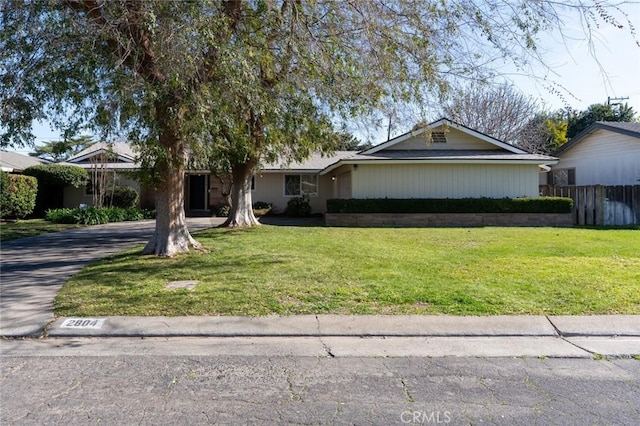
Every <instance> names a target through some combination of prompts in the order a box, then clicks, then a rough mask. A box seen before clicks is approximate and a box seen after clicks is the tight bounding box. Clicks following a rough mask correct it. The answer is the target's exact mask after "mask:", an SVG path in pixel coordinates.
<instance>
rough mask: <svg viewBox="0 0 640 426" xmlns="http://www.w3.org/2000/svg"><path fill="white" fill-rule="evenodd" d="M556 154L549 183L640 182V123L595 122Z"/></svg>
mask: <svg viewBox="0 0 640 426" xmlns="http://www.w3.org/2000/svg"><path fill="white" fill-rule="evenodd" d="M554 155H555V156H557V157H559V158H560V161H559V162H558V164H556V165H554V166H552V168H551V173H550V178H549V181H548V183H549V184H554V185H640V123H618V122H609V121H598V122H595V123H593V124H592V125H591V126H589V127H588V128H586V129H585V130H584V131H582V132H581V133H579V134H578V135H576V136H575V137H574V138H572V139H571V140H570V141H569V142H567V143H566V144H564V145H563V146H562V147H560V149H558V150H557V151H556V152H554Z"/></svg>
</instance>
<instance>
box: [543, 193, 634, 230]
mask: <svg viewBox="0 0 640 426" xmlns="http://www.w3.org/2000/svg"><path fill="white" fill-rule="evenodd" d="M540 194H541V195H544V196H553V197H569V198H571V199H573V221H574V224H575V225H597V226H623V225H639V224H640V185H625V186H622V185H618V186H604V185H593V186H574V185H571V186H554V185H541V186H540Z"/></svg>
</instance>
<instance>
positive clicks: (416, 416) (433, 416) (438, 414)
mask: <svg viewBox="0 0 640 426" xmlns="http://www.w3.org/2000/svg"><path fill="white" fill-rule="evenodd" d="M400 421H401V422H402V423H405V424H447V423H451V411H403V412H402V414H400Z"/></svg>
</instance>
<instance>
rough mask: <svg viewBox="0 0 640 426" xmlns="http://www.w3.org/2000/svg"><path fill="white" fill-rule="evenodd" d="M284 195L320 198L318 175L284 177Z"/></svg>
mask: <svg viewBox="0 0 640 426" xmlns="http://www.w3.org/2000/svg"><path fill="white" fill-rule="evenodd" d="M284 195H285V196H286V197H299V196H301V195H308V196H309V197H317V196H318V175H284Z"/></svg>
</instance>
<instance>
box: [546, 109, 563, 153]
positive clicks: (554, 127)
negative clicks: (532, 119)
mask: <svg viewBox="0 0 640 426" xmlns="http://www.w3.org/2000/svg"><path fill="white" fill-rule="evenodd" d="M543 126H544V129H545V133H546V134H547V136H548V144H547V150H548V151H549V152H553V151H555V150H556V149H558V148H560V147H561V146H562V145H564V144H565V143H567V141H568V139H567V126H568V123H567V120H565V119H563V118H562V117H559V116H558V115H552V116H549V117H547V119H546V120H545V121H544V124H543Z"/></svg>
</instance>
